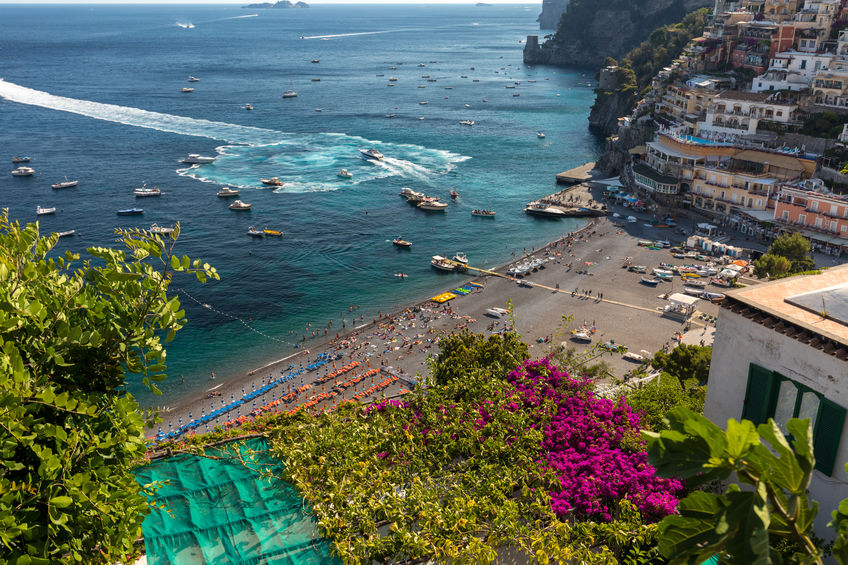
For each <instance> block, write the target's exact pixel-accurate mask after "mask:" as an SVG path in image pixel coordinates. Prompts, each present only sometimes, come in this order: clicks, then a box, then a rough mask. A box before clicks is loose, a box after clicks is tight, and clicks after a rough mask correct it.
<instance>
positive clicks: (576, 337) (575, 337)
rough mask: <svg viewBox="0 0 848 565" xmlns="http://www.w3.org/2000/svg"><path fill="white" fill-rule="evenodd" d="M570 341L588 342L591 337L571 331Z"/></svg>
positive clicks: (580, 332)
mask: <svg viewBox="0 0 848 565" xmlns="http://www.w3.org/2000/svg"><path fill="white" fill-rule="evenodd" d="M571 339H572V340H573V341H582V342H588V341H592V336H590V335H589V334H588V333H587V332H584V331H578V330H573V331H572V332H571Z"/></svg>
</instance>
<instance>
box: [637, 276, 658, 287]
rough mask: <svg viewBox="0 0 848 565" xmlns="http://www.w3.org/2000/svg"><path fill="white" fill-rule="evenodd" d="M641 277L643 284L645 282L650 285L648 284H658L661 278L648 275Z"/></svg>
mask: <svg viewBox="0 0 848 565" xmlns="http://www.w3.org/2000/svg"><path fill="white" fill-rule="evenodd" d="M641 279H642V284H645V285H648V286H657V285H658V284H660V281H659V279H651V278H648V277H641Z"/></svg>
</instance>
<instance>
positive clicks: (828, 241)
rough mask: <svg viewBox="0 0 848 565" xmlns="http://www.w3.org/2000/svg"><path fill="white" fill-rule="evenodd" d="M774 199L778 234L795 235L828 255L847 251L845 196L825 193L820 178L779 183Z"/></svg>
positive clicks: (847, 226)
mask: <svg viewBox="0 0 848 565" xmlns="http://www.w3.org/2000/svg"><path fill="white" fill-rule="evenodd" d="M777 196H778V197H777V200H776V201H775V209H774V221H775V223H777V224H778V226H779V228H780V231H782V232H790V233H791V232H799V233H801V234H802V235H804V236H805V237H807V238H809V239H810V241H811V243H812V244H813V246H815V247H816V248H818V249H820V250H822V251H824V252H826V253H829V254H831V255H838V254H841V253H843V252H844V251H846V250H848V197H846V196H842V195H837V194H833V193H831V192H829V191H828V190H827V189H826V188H825V186H824V183H823V182H822V181H821V180H820V179H808V180H806V181H803V182H800V183H796V184H782V185H780V187H779V192H778V195H777Z"/></svg>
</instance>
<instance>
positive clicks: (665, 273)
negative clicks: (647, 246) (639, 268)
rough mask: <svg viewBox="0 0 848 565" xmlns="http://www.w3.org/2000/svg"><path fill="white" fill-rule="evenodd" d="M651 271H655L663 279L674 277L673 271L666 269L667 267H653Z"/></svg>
mask: <svg viewBox="0 0 848 565" xmlns="http://www.w3.org/2000/svg"><path fill="white" fill-rule="evenodd" d="M651 272H652V273H654V275H656V276H658V277H660V278H663V279H670V278H673V277H674V273H673V272H671V271H666V270H665V269H653V270H652V271H651Z"/></svg>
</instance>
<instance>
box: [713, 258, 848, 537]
mask: <svg viewBox="0 0 848 565" xmlns="http://www.w3.org/2000/svg"><path fill="white" fill-rule="evenodd" d="M726 296H727V298H726V299H725V300H724V301H723V303H722V307H721V310H720V312H719V317H718V325H717V329H716V335H715V342H714V344H713V355H712V363H711V366H710V378H709V384H708V386H707V399H706V404H705V406H704V414H705V415H706V416H707V417H708V418H709V419H710V420H712V421H713V422H715V423H716V424H717V425H720V426H722V427H724V426H725V425H726V423H727V420H728V419H729V418H734V419H736V420H739V419H742V418H744V419H748V420H751V421H753V422H754V423H756V424H760V423H763V422H765V421H766V420H768V418H774V420H775V421H776V422H777V423H778V425H781V426H782V425H784V424H785V422H786V421H787V420H788V419H790V418H808V419H810V421H811V423H812V425H813V443H814V447H815V457H816V470H815V471H814V472H813V479H812V484H811V485H810V496H811V498H812V499H814V500H817V501H818V502H819V513H818V517H817V519H816V522H815V531H816V533H817V534H818V535H819V536H821V537H824V538H832V537H833V533H832V532H829V531H828V528H827V527H826V525H827V522H828V521H829V520H830V513H831V511H832V510H834V509H835V508H836V506H837V505H838V504H839V502H840V501H841V500H843V499H845V498H848V474H846V472H845V462H846V460H848V427H846V408H845V407H846V406H848V307H846V306H848V265H841V266H838V267H831V268H830V269H828V270H826V271H825V272H823V273H822V274H819V275H806V276H795V277H790V278H787V279H782V280H778V281H774V282H769V283H765V284H758V285H753V286H749V287H745V288H741V289H735V290H730V291H728V292H727V293H726Z"/></svg>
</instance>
